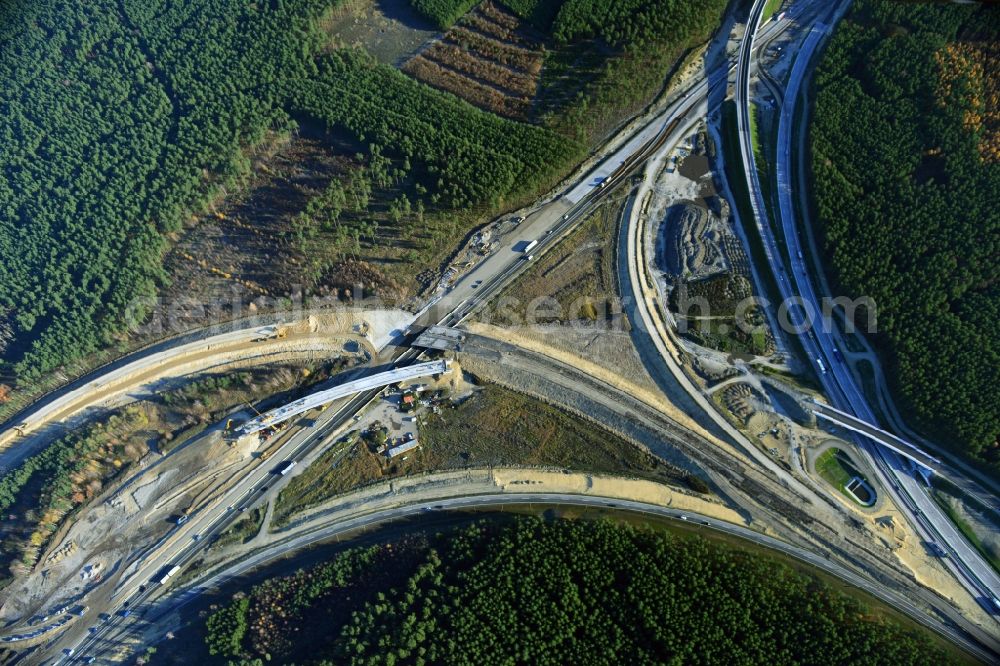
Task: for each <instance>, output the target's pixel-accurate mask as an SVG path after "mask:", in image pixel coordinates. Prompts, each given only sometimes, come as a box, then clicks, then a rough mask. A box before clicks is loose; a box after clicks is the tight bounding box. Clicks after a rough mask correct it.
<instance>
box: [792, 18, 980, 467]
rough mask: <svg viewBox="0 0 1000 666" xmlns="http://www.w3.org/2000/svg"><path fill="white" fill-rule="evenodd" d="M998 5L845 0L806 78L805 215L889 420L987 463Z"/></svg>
mask: <svg viewBox="0 0 1000 666" xmlns="http://www.w3.org/2000/svg"><path fill="white" fill-rule="evenodd" d="M998 36H1000V10H998V9H997V8H996V7H981V8H977V7H968V6H965V7H961V6H954V5H948V4H921V3H900V2H889V1H887V0H859V1H858V2H855V4H854V6H853V8H852V10H851V12H850V13H849V14H848V15H847V17H846V18H845V20H844V21H843V22H842V23H841V24H840V25H839V26H838V28H837V30H836V33H835V34H834V36H833V38H832V40H831V42H830V44H829V47H828V48H827V50H826V52H825V54H824V55H823V57H822V61H821V63H820V66H819V68H818V71H817V73H816V79H815V83H816V104H815V114H814V121H813V125H812V127H811V134H810V136H811V144H812V172H813V179H814V188H813V189H814V193H815V202H816V207H817V212H818V222H819V224H820V227H821V231H822V235H823V238H824V242H825V245H826V250H827V252H828V255H827V256H829V257H830V265H829V267H828V268H829V271H830V273H831V275H832V277H833V278H834V279H835V283H836V284H837V285H839V287H840V289H841V292H840V293H846V294H850V295H852V296H861V295H865V296H870V297H872V298H873V299H874V301H875V303H876V305H877V309H878V323H877V328H878V333H877V336H876V337H875V341H876V343H877V344H878V346H879V347H880V349H881V351H882V352H883V359H884V361H885V370H886V375H887V377H889V378H890V382H892V383H893V384H894V387H895V389H897V391H896V393H897V395H898V396H899V398H900V399H901V400H900V402H901V405H900V406H901V407H902V408H903V409H902V410H901V411H902V413H903V414H906V415H913V416H914V417H915V421H916V424H918V425H921V426H923V428H924V429H925V430H926V431H927V432H928V433H930V434H932V435H934V436H936V438H937V439H938V440H939V441H941V442H942V443H944V444H948V445H951V446H952V447H953V448H954V449H955V450H957V451H961V452H963V453H966V454H968V455H970V456H972V457H974V458H976V459H977V460H979V461H980V462H981V463H982V464H984V465H986V466H988V467H989V468H991V469H992V470H994V471H997V470H1000V448H998V443H997V439H998V437H1000V410H998V409H997V405H998V404H1000V326H998V325H997V321H998V320H1000V261H997V258H998V257H1000V116H997V108H1000V50H998V47H997V44H998Z"/></svg>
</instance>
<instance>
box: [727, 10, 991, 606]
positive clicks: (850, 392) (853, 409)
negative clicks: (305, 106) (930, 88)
mask: <svg viewBox="0 0 1000 666" xmlns="http://www.w3.org/2000/svg"><path fill="white" fill-rule="evenodd" d="M764 4H765V2H764V0H756V2H755V3H754V6H753V8H752V10H751V16H750V22H749V27H748V32H747V35H748V38H747V39H745V40H744V44H743V48H742V49H741V51H740V64H739V67H738V68H737V86H736V94H737V98H738V100H737V101H738V103H737V107H738V110H739V118H740V149H741V153H742V157H743V169H744V173H745V176H746V178H747V182H748V184H749V186H750V192H751V204H752V208H753V211H754V217H755V222H756V226H757V228H758V230H759V232H760V235H761V237H762V240H763V241H764V247H765V252H766V254H767V258H768V262H769V263H770V265H771V267H772V270H773V271H774V274H775V278H776V281H777V283H778V287H779V290H780V291H781V296H782V299H783V300H784V302H786V303H796V302H799V303H802V305H803V307H805V308H811V309H812V315H813V316H818V315H819V313H821V312H823V310H822V308H821V307H820V300H819V298H818V297H817V295H816V292H815V291H814V289H813V286H812V283H811V280H810V277H809V274H808V272H807V267H806V264H805V261H804V259H802V257H803V252H802V248H801V246H800V241H799V236H798V233H797V230H796V228H795V217H794V209H793V204H792V181H791V178H790V177H789V174H790V173H791V172H792V171H791V164H792V162H791V149H792V136H791V135H792V125H793V122H794V117H795V115H794V114H795V107H796V101H797V100H798V98H799V91H800V88H801V84H802V82H803V81H804V80H805V77H806V75H807V68H808V67H809V65H810V61H811V60H812V56H813V54H814V53H815V52H816V50H817V48H818V47H819V46H820V43H821V42H822V40H823V39H824V38H825V37H826V36H827V35H828V34H829V33H830V31H831V26H832V25H834V24H835V23H836V21H837V20H838V19H839V17H840V16H842V14H843V12H844V11H846V8H847V4H848V3H846V2H840V3H836V4H834V5H832V6H831V8H830V10H829V12H828V13H827V15H826V16H825V17H824V19H823V20H822V21H821V22H817V23H816V24H814V25H813V26H812V27H811V29H810V31H809V34H808V36H807V37H806V39H805V41H804V42H803V43H802V45H801V46H800V48H799V50H798V54H797V57H796V60H795V64H794V65H793V68H792V72H791V74H790V78H789V83H788V88H787V89H786V92H785V98H784V99H785V103H784V104H783V105H782V107H781V116H780V120H779V125H778V152H777V160H776V168H775V172H776V179H777V194H778V204H779V206H778V210H779V216H780V220H779V221H780V224H781V228H782V232H783V236H784V240H785V243H786V244H787V249H788V256H789V261H790V262H791V269H792V270H791V273H790V275H791V281H790V280H789V279H788V278H787V277H786V273H785V269H784V262H783V261H782V259H781V256H782V255H781V252H780V249H779V244H778V241H777V239H776V238H775V235H774V233H773V231H772V229H771V225H770V224H769V222H768V221H767V218H766V207H765V205H764V195H763V190H762V188H761V185H760V180H759V176H758V172H757V168H756V165H755V163H754V155H753V146H752V140H751V136H750V129H749V128H750V122H749V113H750V65H751V61H752V60H753V57H752V49H753V46H752V41H753V35H754V33H755V32H756V28H757V25H758V23H759V21H760V15H761V12H762V10H763V7H764ZM793 299H801V300H798V301H797V300H793ZM803 307H792V308H790V310H789V320H790V322H791V324H792V326H793V327H802V330H807V331H808V333H806V334H801V335H800V336H799V338H800V340H801V342H802V344H803V347H804V348H805V350H806V353H807V355H808V357H809V362H810V363H812V365H813V367H814V368H815V369H816V376H817V377H818V378H819V379H820V382H821V383H822V385H823V388H824V390H825V392H826V394H827V395H828V396H829V398H830V400H831V401H832V402H833V404H834V405H835V406H837V407H838V408H840V409H842V410H844V411H847V412H850V413H853V414H854V415H855V416H857V417H858V418H860V419H861V420H863V421H867V422H868V423H876V422H877V421H876V419H875V416H874V413H873V411H872V409H871V407H870V406H869V405H868V404H867V402H866V400H865V398H864V395H863V393H862V392H861V390H860V389H859V387H858V386H857V384H856V382H855V380H854V377H853V375H852V374H851V372H850V370H849V368H848V367H847V365H846V363H844V362H843V360H842V358H841V355H840V354H839V352H838V346H837V341H836V339H835V335H836V333H835V330H834V327H833V326H824V325H815V326H808V325H807V321H808V319H809V313H807V312H806V311H805V310H804V309H803ZM797 330H798V329H797ZM860 439H861V446H862V450H863V451H865V453H866V454H867V456H868V457H869V458H870V460H871V463H872V466H873V468H874V469H875V470H876V471H877V472H878V474H879V476H880V481H881V482H882V485H883V491H884V492H887V493H889V494H890V496H892V497H893V499H894V501H895V503H896V505H897V506H898V507H899V508H900V510H902V511H904V513H905V514H907V517H908V519H909V522H910V523H911V524H913V525H914V526H915V527H916V529H917V530H918V533H920V534H921V537H922V538H923V539H924V540H926V541H927V542H929V543H932V544H938V545H939V546H941V547H943V548H944V550H945V552H947V553H948V554H949V555H950V557H947V558H945V564H946V565H947V566H948V567H949V568H950V569H951V570H952V571H953V572H954V573H955V574H956V576H957V578H958V580H959V581H960V582H961V583H962V584H963V585H964V586H965V587H966V588H967V589H968V590H969V591H970V593H972V595H973V597H974V598H975V599H976V600H977V601H978V602H979V603H980V604H981V605H982V606H983V607H984V608H986V609H987V610H988V611H989V612H991V613H996V612H997V611H998V610H1000V609H998V608H997V607H995V605H994V601H993V599H994V598H995V597H993V595H995V594H996V593H997V592H996V591H998V590H1000V576H998V575H997V572H996V571H995V570H994V569H993V568H992V567H991V566H990V564H989V563H988V562H986V561H985V560H984V559H983V557H982V556H981V555H980V554H979V553H978V551H976V550H975V549H974V548H973V547H972V546H971V544H969V542H968V541H967V540H966V539H965V538H964V537H963V536H962V535H961V534H960V533H959V532H958V530H957V528H956V527H955V525H954V524H953V523H952V522H951V520H950V519H949V518H948V517H947V516H946V515H945V514H944V513H943V512H942V510H941V508H940V507H939V506H938V505H937V503H936V502H935V501H934V500H933V498H931V497H930V496H929V495H928V494H927V493H926V492H925V490H924V487H923V485H922V482H921V480H920V478H919V476H918V475H917V473H916V472H915V469H914V466H913V464H912V463H910V462H909V461H904V460H903V459H901V458H900V457H899V456H898V455H896V454H894V453H892V452H891V451H888V450H886V449H883V448H882V447H879V446H878V445H875V444H873V443H872V442H870V441H869V440H867V439H864V438H860Z"/></svg>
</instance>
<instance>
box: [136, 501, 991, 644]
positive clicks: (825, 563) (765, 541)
mask: <svg viewBox="0 0 1000 666" xmlns="http://www.w3.org/2000/svg"><path fill="white" fill-rule="evenodd" d="M516 505H522V506H523V505H529V506H530V505H542V506H545V505H554V506H577V507H586V508H591V509H602V510H607V509H611V510H614V511H628V512H635V513H640V514H643V515H645V516H650V517H653V518H656V519H668V520H673V521H678V523H680V524H682V525H683V524H687V525H692V526H696V529H705V528H707V529H710V530H716V531H719V532H722V533H725V534H728V535H731V536H735V537H738V538H740V539H745V540H747V541H749V542H752V543H755V544H757V545H760V546H763V547H766V548H770V549H772V550H775V551H778V552H780V553H782V554H784V555H786V556H789V557H791V558H794V559H796V560H798V561H800V562H803V563H805V564H806V565H809V566H812V567H816V568H817V569H820V570H822V571H825V572H826V573H828V574H830V575H832V576H835V577H837V578H839V579H841V580H843V581H846V582H847V583H849V584H851V585H853V586H855V587H857V588H859V589H862V590H865V591H866V592H868V593H869V594H871V595H872V596H874V597H876V598H878V599H879V600H881V601H883V602H885V603H886V604H888V605H890V606H892V607H893V608H895V609H896V610H898V611H900V612H902V613H903V614H905V615H907V616H909V617H910V618H912V619H913V620H915V621H917V622H919V623H920V624H922V625H924V626H925V627H927V628H928V629H930V630H932V631H935V632H937V633H938V634H940V635H941V636H942V637H944V638H945V639H946V640H948V641H950V642H954V643H956V644H958V645H960V646H961V647H962V648H963V649H965V650H966V651H968V652H969V653H970V654H973V655H975V656H976V657H977V658H978V659H980V660H982V661H983V662H984V663H989V662H990V661H992V660H993V658H994V657H995V656H996V650H997V649H998V647H1000V645H998V644H997V643H996V642H995V641H993V642H992V643H988V644H990V645H991V646H992V651H991V650H989V649H986V648H984V647H983V646H982V645H980V644H979V643H977V642H976V641H974V640H972V639H970V638H969V637H967V636H965V635H963V634H961V633H956V632H955V631H954V630H953V629H952V628H951V627H950V626H948V625H947V624H944V623H942V622H941V621H940V620H938V619H937V618H934V617H931V616H929V615H927V614H926V613H924V612H923V611H922V610H921V609H920V608H918V607H916V606H915V605H913V603H911V602H910V601H909V600H908V599H906V598H905V597H903V596H901V595H898V594H896V593H894V592H891V591H888V590H886V589H885V588H884V587H883V586H882V585H880V584H877V583H874V582H873V581H871V580H870V579H868V578H866V577H864V576H862V575H860V574H858V573H855V572H854V571H852V570H850V569H848V568H846V567H843V566H841V565H839V564H837V563H836V562H833V561H831V560H829V559H828V558H826V557H823V556H820V555H816V554H815V553H813V552H811V551H809V550H807V549H804V548H800V547H797V546H793V545H791V544H788V543H787V542H785V541H781V540H779V539H775V538H773V537H770V536H766V535H763V534H761V533H760V532H757V531H754V530H752V529H749V528H746V527H742V526H740V525H734V524H732V523H729V522H726V521H722V520H717V519H715V518H711V517H708V516H702V515H699V514H696V513H692V512H688V511H682V510H678V509H672V508H670V507H665V506H659V505H656V504H647V503H644V502H637V501H632V500H625V499H619V498H605V497H597V496H584V495H573V494H564V493H530V494H516V495H514V494H507V493H504V494H499V493H498V494H485V495H472V496H464V497H453V498H444V499H436V500H432V501H426V502H417V503H412V504H407V505H405V506H399V507H394V508H389V509H384V510H380V511H375V512H372V513H368V514H365V515H362V516H354V517H352V518H349V519H346V520H343V519H341V520H332V521H330V522H329V523H328V524H325V525H322V526H321V527H318V528H315V527H314V528H313V529H310V530H308V531H305V532H303V533H300V534H295V535H293V536H290V537H289V538H287V539H284V540H281V541H280V542H277V543H274V544H273V545H271V546H269V547H267V548H265V549H263V550H261V551H259V552H256V553H254V554H253V555H252V556H250V557H248V558H246V559H243V560H241V561H239V562H237V563H234V564H233V565H231V566H228V567H225V568H224V569H222V570H220V571H216V572H213V573H212V574H211V575H210V576H209V577H208V578H205V579H196V580H192V581H190V582H189V583H188V585H189V586H190V587H189V588H188V589H187V590H184V591H181V590H178V591H173V592H171V593H170V594H169V598H168V599H165V600H164V603H162V607H160V608H157V610H156V617H153V618H151V621H153V622H156V621H157V619H159V618H162V617H164V616H166V615H169V614H171V613H173V612H176V611H177V610H179V609H180V608H181V607H183V606H184V605H186V604H187V603H188V602H190V601H191V600H192V599H193V598H194V597H195V596H196V595H197V592H199V591H202V590H207V589H211V588H219V587H221V586H222V585H225V584H226V583H227V582H229V581H231V580H233V579H235V578H237V577H239V576H240V575H242V574H244V573H245V572H247V571H248V570H250V569H253V568H257V567H260V566H263V565H266V564H267V563H269V562H271V561H273V560H275V559H277V558H280V557H284V556H286V555H287V554H288V553H289V552H295V551H299V550H302V549H304V548H307V547H309V546H312V545H315V544H318V543H322V542H328V541H331V540H334V539H336V538H338V537H340V536H342V535H348V534H350V533H353V532H358V531H360V530H365V529H370V528H372V527H376V526H378V525H380V524H383V523H387V522H391V521H399V520H403V519H406V518H409V517H414V516H421V515H424V514H426V513H427V512H431V511H459V510H467V509H478V510H483V509H503V508H504V507H508V506H516ZM986 640H987V641H989V638H988V637H986Z"/></svg>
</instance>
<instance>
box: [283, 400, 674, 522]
mask: <svg viewBox="0 0 1000 666" xmlns="http://www.w3.org/2000/svg"><path fill="white" fill-rule="evenodd" d="M419 421H420V423H419V440H420V446H419V447H418V448H417V449H415V450H413V451H412V452H408V453H407V454H406V455H405V456H398V457H396V458H393V459H387V458H386V457H385V456H384V455H382V454H380V453H377V452H376V451H374V450H373V446H372V444H371V442H370V441H369V440H368V439H366V438H363V437H360V436H358V434H357V433H356V432H355V433H352V434H351V435H349V436H348V437H347V438H345V439H344V440H343V441H342V442H340V443H337V444H335V445H333V446H332V447H331V448H330V450H329V451H327V452H326V453H324V454H323V455H322V456H321V457H320V458H319V459H318V460H317V461H316V462H314V463H313V464H312V465H311V466H310V467H309V468H307V469H306V470H304V471H303V472H302V473H301V474H299V475H298V476H296V477H295V478H293V479H292V480H291V481H290V482H289V484H288V486H286V487H285V488H284V489H283V490H282V491H281V494H280V495H279V496H278V499H277V502H276V506H275V521H276V523H278V524H280V523H282V522H284V521H286V520H287V519H288V517H289V516H290V515H292V514H293V513H294V512H295V511H297V510H301V509H303V508H305V507H308V506H313V505H315V504H318V503H320V502H322V501H323V500H325V499H328V498H330V497H333V496H335V495H338V494H341V493H345V492H347V491H349V490H353V489H354V488H357V487H359V486H363V485H367V484H369V483H372V482H375V481H379V480H384V479H389V478H394V477H399V476H405V475H412V474H420V473H423V472H427V471H432V470H435V471H436V470H448V469H462V468H469V467H484V466H493V467H503V466H517V467H525V466H532V467H543V468H565V469H571V470H577V471H586V472H593V473H599V474H618V475H626V476H633V477H637V478H643V479H650V480H656V481H660V482H664V483H674V484H677V485H685V484H684V479H685V475H684V474H683V473H681V472H680V471H679V470H677V469H676V468H674V467H673V466H671V465H668V464H667V463H665V462H664V461H662V460H661V459H659V458H657V457H656V456H654V455H652V454H651V453H649V452H648V451H646V450H644V449H641V448H640V447H638V446H636V445H634V444H632V443H630V442H628V441H626V440H624V439H622V438H621V437H619V436H617V435H614V434H612V433H609V432H606V431H604V430H602V429H601V428H599V427H598V426H596V425H594V424H591V423H588V422H586V421H583V420H582V419H579V418H577V417H575V416H572V415H570V414H567V413H565V412H563V411H561V410H559V409H557V408H555V407H552V406H549V405H547V404H545V403H543V402H541V401H539V400H536V399H534V398H531V397H528V396H525V395H522V394H519V393H516V392H514V391H511V390H508V389H505V388H502V387H500V386H496V385H494V384H485V385H483V386H482V387H481V388H479V389H477V390H475V391H474V392H473V393H472V394H471V395H469V396H468V397H465V398H464V399H462V400H461V402H458V403H456V404H454V405H453V406H451V407H444V408H443V409H441V411H440V413H439V414H434V413H427V412H424V413H423V414H421V415H420V416H419Z"/></svg>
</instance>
